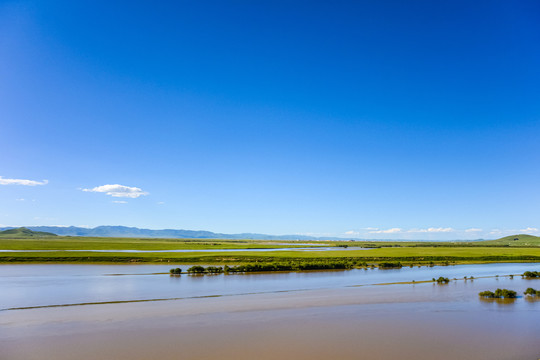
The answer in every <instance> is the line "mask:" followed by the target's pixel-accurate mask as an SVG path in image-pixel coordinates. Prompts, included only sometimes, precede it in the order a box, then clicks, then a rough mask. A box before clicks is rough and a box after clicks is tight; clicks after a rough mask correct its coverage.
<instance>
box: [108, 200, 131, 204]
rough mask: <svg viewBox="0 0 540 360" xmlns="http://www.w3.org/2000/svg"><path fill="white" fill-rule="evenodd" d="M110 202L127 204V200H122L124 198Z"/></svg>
mask: <svg viewBox="0 0 540 360" xmlns="http://www.w3.org/2000/svg"><path fill="white" fill-rule="evenodd" d="M112 202H113V203H115V204H127V203H128V202H127V201H124V200H113V201H112Z"/></svg>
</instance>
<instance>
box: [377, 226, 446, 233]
mask: <svg viewBox="0 0 540 360" xmlns="http://www.w3.org/2000/svg"><path fill="white" fill-rule="evenodd" d="M454 231H456V230H454V229H453V228H450V227H447V228H443V227H438V228H434V227H430V228H426V229H409V230H405V229H402V228H391V229H386V230H384V229H383V230H379V229H377V230H370V231H368V233H369V234H414V233H449V232H454Z"/></svg>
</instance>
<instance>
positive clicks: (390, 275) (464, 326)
mask: <svg viewBox="0 0 540 360" xmlns="http://www.w3.org/2000/svg"><path fill="white" fill-rule="evenodd" d="M169 267H170V266H163V265H3V266H0V288H1V289H2V292H0V301H1V303H2V304H17V305H19V306H20V302H27V303H33V304H50V303H51V302H53V303H55V302H58V303H73V302H77V301H78V300H79V299H85V301H88V298H92V299H99V300H100V301H102V300H105V299H110V300H118V299H121V298H126V299H132V298H135V297H142V298H155V297H156V296H154V295H156V294H160V295H163V297H167V296H168V295H172V296H173V297H174V296H178V295H179V294H180V295H182V294H211V293H215V294H223V295H227V294H228V295H227V296H221V297H206V298H187V299H182V300H173V301H156V302H144V303H122V304H100V305H84V306H70V307H56V308H39V309H28V310H9V311H0V359H2V360H4V359H5V360H33V359H39V360H49V359H50V360H52V359H55V360H68V359H75V358H76V359H79V360H86V359H88V360H90V359H118V360H124V359H125V360H127V359H130V360H133V359H137V360H138V359H141V360H142V359H154V358H159V359H163V360H169V359H170V360H172V359H187V360H191V359H193V360H195V359H216V358H219V359H224V360H229V359H230V360H232V359H235V360H244V359H245V360H247V359H260V360H266V359H268V360H270V359H276V358H282V359H292V358H294V359H310V360H323V359H324V360H327V359H379V360H386V359H402V360H413V359H415V360H417V359H430V360H431V359H437V360H453V359H466V360H468V359H471V360H472V359H475V360H478V359H486V360H487V359H490V360H493V359H495V360H521V359H522V360H525V359H538V358H540V342H539V341H538V339H539V338H538V334H539V333H540V322H539V321H538V319H539V318H540V301H539V300H535V299H532V298H530V297H523V296H521V297H520V298H518V299H515V300H507V301H497V300H482V299H480V298H479V297H478V292H479V291H482V290H494V289H495V288H497V287H500V288H509V289H513V290H516V291H518V293H520V294H521V293H522V292H523V291H524V289H525V288H527V287H535V288H537V289H538V288H540V280H527V279H522V278H521V277H519V276H518V277H514V279H510V278H508V277H503V276H501V277H498V278H497V277H489V278H483V277H482V276H493V275H497V274H499V275H504V274H518V273H522V272H524V271H526V270H538V269H539V268H540V264H488V265H460V266H451V267H433V268H425V267H424V268H420V269H419V268H413V269H410V268H403V269H399V270H397V269H395V270H367V271H365V270H350V271H332V272H309V273H266V274H251V275H229V276H225V275H217V276H187V275H182V276H180V277H169V276H168V275H166V274H161V275H146V274H150V273H154V272H160V271H166V270H168V268H169ZM111 274H129V275H111ZM471 275H472V276H474V277H475V278H476V279H475V280H472V281H471V280H467V281H464V280H463V276H468V277H470V276H471ZM438 276H446V277H450V278H454V277H457V278H461V279H460V280H456V281H451V282H450V283H449V284H447V285H437V284H433V283H420V284H399V285H368V284H374V283H389V282H395V281H410V280H412V279H416V280H417V281H420V280H427V279H431V278H432V277H438ZM355 285H362V286H355ZM301 289H308V290H301ZM284 290H285V291H284ZM78 292H82V294H80V295H77V293H78ZM9 293H17V295H16V296H13V294H12V295H9ZM245 293H251V294H249V295H241V294H245ZM6 294H7V295H6ZM40 294H42V295H43V296H42V297H41V298H40ZM235 294H236V295H235ZM34 297H36V298H34ZM158 297H159V296H158ZM18 301H19V302H18ZM3 307H5V306H4V305H3Z"/></svg>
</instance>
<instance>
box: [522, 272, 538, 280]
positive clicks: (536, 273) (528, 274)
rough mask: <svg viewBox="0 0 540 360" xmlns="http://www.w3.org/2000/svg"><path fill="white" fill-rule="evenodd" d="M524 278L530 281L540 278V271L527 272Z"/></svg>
mask: <svg viewBox="0 0 540 360" xmlns="http://www.w3.org/2000/svg"><path fill="white" fill-rule="evenodd" d="M523 276H525V277H526V278H529V279H532V278H540V271H525V272H524V273H523Z"/></svg>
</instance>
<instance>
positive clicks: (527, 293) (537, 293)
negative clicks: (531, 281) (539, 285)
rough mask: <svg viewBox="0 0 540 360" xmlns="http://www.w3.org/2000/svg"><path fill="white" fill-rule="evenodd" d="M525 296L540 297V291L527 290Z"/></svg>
mask: <svg viewBox="0 0 540 360" xmlns="http://www.w3.org/2000/svg"><path fill="white" fill-rule="evenodd" d="M523 294H525V295H530V296H540V290H535V289H533V288H527V290H525V292H524V293H523Z"/></svg>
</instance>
